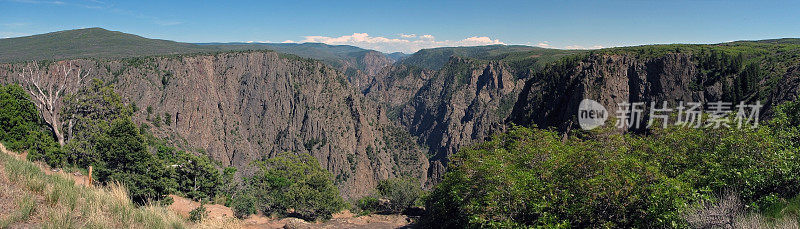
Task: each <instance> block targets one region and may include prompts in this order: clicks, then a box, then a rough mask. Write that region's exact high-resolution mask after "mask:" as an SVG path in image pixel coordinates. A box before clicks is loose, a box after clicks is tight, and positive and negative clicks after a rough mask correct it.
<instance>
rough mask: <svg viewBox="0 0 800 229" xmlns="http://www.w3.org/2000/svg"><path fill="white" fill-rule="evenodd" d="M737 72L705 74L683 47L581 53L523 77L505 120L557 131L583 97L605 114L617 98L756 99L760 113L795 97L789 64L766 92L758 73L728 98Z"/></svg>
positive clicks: (572, 121)
mask: <svg viewBox="0 0 800 229" xmlns="http://www.w3.org/2000/svg"><path fill="white" fill-rule="evenodd" d="M792 69H796V67H795V68H792ZM792 72H795V73H792ZM714 73H715V74H716V73H717V72H714ZM742 74H743V73H742V72H739V71H734V72H725V73H722V74H718V75H716V77H709V76H708V75H707V74H703V71H702V70H701V65H699V64H698V58H697V56H694V55H693V54H689V53H667V54H664V55H661V56H658V57H652V58H637V57H636V56H635V55H632V54H602V55H601V54H593V55H587V56H586V57H585V58H582V59H576V60H572V61H563V62H561V63H559V64H555V65H552V66H549V67H548V69H546V70H545V71H543V72H541V73H540V74H536V76H534V77H532V78H531V79H530V80H528V81H527V82H526V83H525V87H524V89H523V90H522V92H521V94H520V96H519V99H518V101H517V104H516V105H515V107H514V111H513V114H512V115H511V116H510V117H509V120H508V121H510V122H512V123H516V124H519V125H537V126H539V127H556V128H558V129H559V130H561V131H567V130H569V129H571V128H579V127H578V123H577V118H576V114H577V111H578V104H579V103H580V102H581V101H582V100H583V99H592V100H595V101H598V102H599V103H600V104H602V105H603V106H604V107H605V108H606V109H607V110H608V112H609V114H610V116H611V117H616V116H617V115H616V111H617V110H618V104H619V103H623V102H627V103H633V102H647V105H648V106H649V105H650V103H651V102H657V103H661V102H668V103H669V104H671V106H676V104H677V103H678V102H679V101H684V102H701V103H703V104H706V105H707V104H708V103H709V102H716V101H725V102H733V103H737V102H738V101H745V102H747V103H748V104H751V103H755V100H759V101H760V102H761V104H765V105H766V106H765V108H764V109H762V115H764V114H767V113H769V112H768V111H769V107H770V106H771V105H772V104H776V103H779V102H782V101H787V100H793V99H794V98H796V97H794V98H793V97H792V93H794V95H796V93H797V87H798V82H796V81H797V79H796V78H797V77H794V78H793V77H792V76H793V75H794V76H796V75H797V74H796V70H789V71H788V72H787V73H786V76H785V77H783V79H782V80H781V82H782V83H780V84H779V86H777V87H776V88H775V89H774V92H773V93H772V95H771V96H768V97H766V98H765V97H759V94H761V92H760V91H759V90H768V91H772V89H769V85H767V78H766V77H765V75H760V76H759V77H762V78H761V79H759V80H758V81H756V83H757V84H758V85H757V86H756V87H755V88H756V90H754V91H750V92H745V93H743V96H741V97H740V99H739V100H736V101H734V100H732V99H731V94H732V93H731V90H732V89H731V88H732V87H733V85H734V84H733V82H732V81H733V80H735V79H739V77H741V76H742ZM767 94H768V93H767ZM649 111H650V107H647V106H646V107H644V112H643V115H644V116H643V119H642V123H640V126H642V127H644V126H645V125H646V123H644V122H646V121H647V120H648V116H649ZM764 111H767V112H764Z"/></svg>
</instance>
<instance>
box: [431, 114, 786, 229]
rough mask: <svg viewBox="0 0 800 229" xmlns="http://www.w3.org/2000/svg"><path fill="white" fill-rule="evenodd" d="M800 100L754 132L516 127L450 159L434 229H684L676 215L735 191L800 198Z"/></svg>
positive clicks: (752, 201)
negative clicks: (571, 132) (569, 132)
mask: <svg viewBox="0 0 800 229" xmlns="http://www.w3.org/2000/svg"><path fill="white" fill-rule="evenodd" d="M798 104H800V102H798V101H793V102H789V103H786V104H784V105H782V106H780V107H778V108H777V109H776V111H777V112H776V116H775V118H774V119H773V120H771V121H770V122H769V123H768V124H767V125H761V126H760V127H758V128H755V129H749V128H744V129H738V128H719V129H711V128H681V127H671V128H668V129H654V130H652V131H651V132H650V133H648V134H647V135H634V134H626V135H619V134H610V135H609V134H592V133H583V134H582V136H583V138H577V137H572V138H568V139H564V138H563V137H562V136H561V135H560V134H558V133H556V132H553V131H549V130H541V129H528V128H521V127H514V128H512V129H511V130H510V131H509V132H507V133H504V134H501V135H498V136H495V137H494V138H493V139H492V140H491V141H487V142H484V143H480V144H476V145H473V146H470V147H466V148H464V149H462V150H461V151H460V152H458V153H457V154H456V155H454V156H453V157H451V158H450V159H451V161H450V164H449V168H448V172H447V173H446V175H445V177H444V180H443V181H442V182H441V183H440V184H439V185H437V186H436V187H435V188H434V190H433V191H432V193H431V194H430V196H429V197H428V198H426V201H425V202H426V210H427V211H428V215H426V216H424V217H423V218H422V219H421V225H423V226H432V227H539V226H541V227H562V226H565V227H590V228H596V227H645V228H653V227H685V226H687V224H686V222H685V220H684V219H682V218H681V215H680V212H682V211H684V210H686V209H687V207H688V206H690V205H691V204H693V203H696V202H697V201H700V200H704V201H714V199H715V196H717V195H716V194H719V193H723V192H726V191H735V192H736V194H737V196H739V197H740V198H741V200H742V202H743V203H744V206H746V209H745V210H747V211H755V212H759V211H762V210H765V209H769V208H770V207H771V206H775V205H776V204H780V203H783V202H785V200H786V199H791V198H793V197H795V196H798V194H800V191H798V190H800V157H797V155H798V152H800V150H798V146H797V143H796V142H797V141H796V139H797V136H800V135H798V134H797V133H798V126H800V125H798V124H800V121H797V120H800V119H798V118H797V117H799V116H798V115H800V109H798V107H800V105H798Z"/></svg>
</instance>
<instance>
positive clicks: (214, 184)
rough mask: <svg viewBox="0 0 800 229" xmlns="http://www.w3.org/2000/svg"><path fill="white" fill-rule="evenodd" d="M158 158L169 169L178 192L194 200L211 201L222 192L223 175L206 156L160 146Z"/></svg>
mask: <svg viewBox="0 0 800 229" xmlns="http://www.w3.org/2000/svg"><path fill="white" fill-rule="evenodd" d="M156 148H157V149H156V156H157V157H158V159H159V160H160V163H161V164H164V166H165V167H166V168H167V174H168V176H169V177H170V178H171V179H172V180H175V182H176V183H177V186H176V188H177V190H176V191H177V192H178V193H182V194H183V195H184V196H186V197H189V198H191V199H194V200H211V199H212V198H214V197H215V196H216V195H217V193H219V192H220V191H221V188H222V186H223V180H222V175H221V174H220V172H219V170H218V169H217V168H216V167H215V166H214V162H213V161H212V160H211V158H209V157H208V156H206V155H194V154H191V153H188V152H186V151H176V150H175V149H174V148H172V147H167V146H164V145H158V146H157V147H156Z"/></svg>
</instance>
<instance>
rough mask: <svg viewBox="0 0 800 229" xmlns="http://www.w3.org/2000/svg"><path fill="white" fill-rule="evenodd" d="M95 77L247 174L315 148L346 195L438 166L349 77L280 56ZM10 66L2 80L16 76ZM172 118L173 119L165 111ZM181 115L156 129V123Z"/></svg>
mask: <svg viewBox="0 0 800 229" xmlns="http://www.w3.org/2000/svg"><path fill="white" fill-rule="evenodd" d="M79 65H80V68H82V69H88V68H93V69H96V70H95V71H94V72H93V73H92V75H90V77H98V78H101V79H103V80H105V81H106V82H108V83H113V84H114V85H115V86H116V90H117V92H118V93H120V94H121V95H122V96H123V97H124V98H125V99H126V100H127V101H129V102H136V104H137V105H138V106H139V107H141V108H145V107H152V111H153V112H152V113H148V112H147V109H141V110H140V111H139V112H137V113H136V114H135V117H134V120H135V121H137V122H139V123H145V124H147V125H151V126H154V127H153V130H154V132H155V133H156V134H157V135H158V136H160V137H164V138H166V139H168V140H169V141H171V142H172V143H174V144H176V145H178V146H180V147H182V148H188V149H198V150H200V151H205V152H207V153H208V154H209V155H211V156H212V157H213V158H214V159H216V160H219V161H221V162H222V163H223V165H232V166H236V167H239V168H240V170H243V171H244V172H245V173H247V172H249V171H250V170H248V169H247V168H248V166H249V163H250V162H251V161H252V160H256V159H259V158H262V157H270V156H273V155H276V154H277V153H279V152H283V151H292V152H309V153H310V154H311V155H313V156H314V157H316V158H317V159H318V160H319V162H320V164H321V166H322V167H323V168H326V169H328V170H329V171H331V172H332V173H333V174H334V176H335V181H336V182H335V183H336V184H337V185H338V186H339V188H340V190H341V192H342V195H343V196H344V197H358V196H362V195H366V194H368V192H370V191H371V190H372V188H373V187H374V186H375V185H376V184H377V181H378V180H381V179H386V178H390V177H396V176H411V177H417V178H419V179H421V181H422V182H424V181H425V179H426V175H425V171H427V167H428V161H427V158H426V157H425V154H424V152H423V151H422V150H420V149H418V148H417V147H416V144H414V142H413V141H411V142H410V143H411V144H408V143H409V142H408V139H410V136H409V135H408V133H407V132H405V130H404V129H402V128H396V127H394V126H393V124H391V123H390V122H389V121H388V119H387V118H386V114H385V113H386V112H385V111H384V110H382V109H380V107H378V106H376V105H374V103H373V102H371V101H370V100H367V99H365V97H364V96H363V95H362V94H361V93H359V92H358V91H357V90H356V89H355V88H354V87H352V86H351V84H350V83H349V82H348V81H347V79H346V78H345V76H343V75H342V74H341V73H340V72H339V71H337V70H335V69H333V68H331V67H329V66H328V65H325V64H323V63H321V62H318V61H311V60H306V59H301V58H285V57H282V56H281V55H279V54H278V53H274V52H244V53H222V54H216V55H193V56H178V57H147V58H134V59H124V60H122V61H100V62H96V61H91V60H83V61H80V63H79ZM9 68H14V66H11V65H9V66H4V67H3V68H0V69H4V70H0V75H3V76H5V77H4V79H10V80H13V78H14V77H15V76H14V74H11V73H10V72H9V71H8V70H6V69H9ZM165 114H166V115H165ZM158 115H163V116H164V117H170V118H174V120H173V122H172V123H171V125H165V124H164V123H161V124H160V127H155V126H156V125H155V124H154V123H153V121H152V120H154V118H153V117H155V116H158Z"/></svg>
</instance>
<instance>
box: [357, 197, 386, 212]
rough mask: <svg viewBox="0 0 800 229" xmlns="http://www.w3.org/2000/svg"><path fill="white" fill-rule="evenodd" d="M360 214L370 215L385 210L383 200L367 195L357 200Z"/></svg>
mask: <svg viewBox="0 0 800 229" xmlns="http://www.w3.org/2000/svg"><path fill="white" fill-rule="evenodd" d="M356 206H357V207H358V209H357V210H359V215H369V214H371V213H373V212H379V211H383V209H382V207H381V202H380V201H379V200H378V198H376V197H374V196H365V197H362V198H361V199H359V200H358V201H357V202H356Z"/></svg>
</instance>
